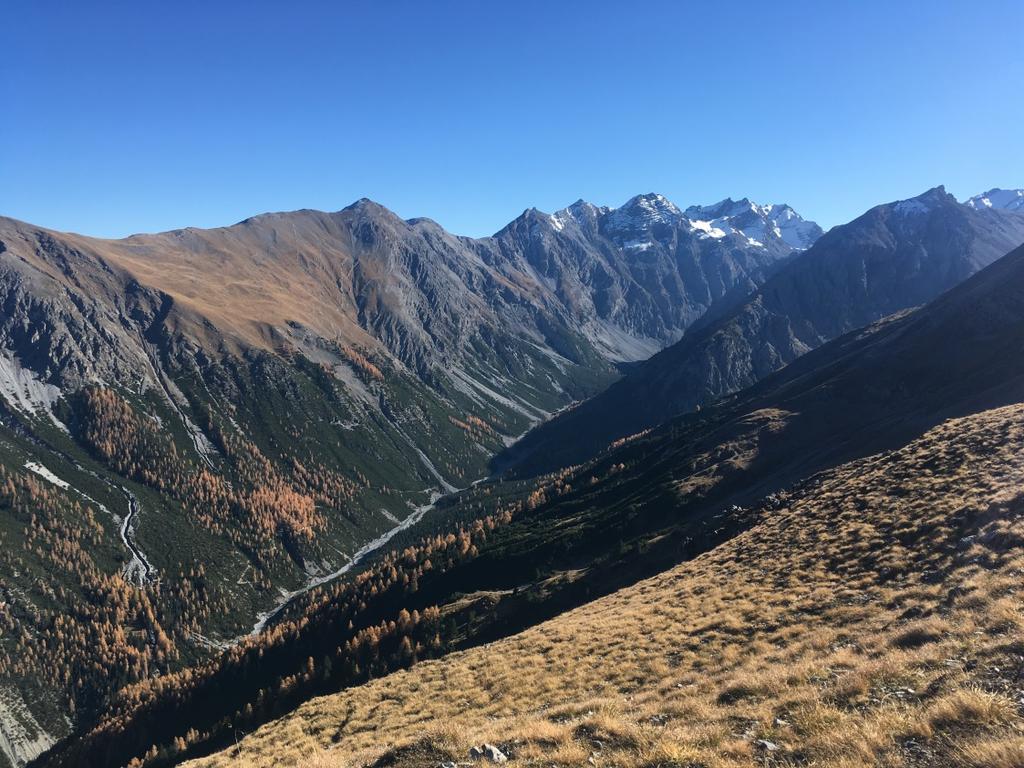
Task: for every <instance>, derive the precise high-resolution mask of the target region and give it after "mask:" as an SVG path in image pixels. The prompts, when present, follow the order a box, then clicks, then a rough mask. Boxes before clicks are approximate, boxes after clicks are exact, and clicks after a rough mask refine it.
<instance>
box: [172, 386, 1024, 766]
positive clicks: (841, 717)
mask: <svg viewBox="0 0 1024 768" xmlns="http://www.w3.org/2000/svg"><path fill="white" fill-rule="evenodd" d="M1022 442H1024V407H1022V406H1017V405H1015V406H1008V407H1004V408H1002V409H997V410H992V411H987V412H983V413H981V414H977V415H973V416H969V417H965V418H961V419H955V420H950V421H947V422H945V423H943V424H941V425H940V426H937V427H935V428H934V429H932V430H930V431H929V432H928V433H927V434H925V435H924V436H923V437H921V438H919V439H917V440H914V441H913V442H911V443H910V444H909V445H907V446H906V447H904V448H902V449H899V450H896V451H894V452H891V453H886V454H881V455H877V456H872V457H869V458H866V459H863V460H859V461H855V462H852V463H850V464H847V465H844V466H842V467H839V468H837V469H835V470H831V471H828V472H824V473H821V474H819V475H817V476H816V477H814V478H813V479H812V480H811V481H810V482H808V483H805V484H804V485H803V486H802V487H801V488H799V489H798V490H796V491H794V492H793V493H792V494H790V495H783V496H781V497H779V498H778V499H777V500H776V501H775V502H773V503H772V504H768V505H765V506H764V507H762V508H761V512H760V514H761V519H760V520H759V522H758V523H757V524H756V525H754V526H753V527H751V528H750V529H749V530H747V531H746V532H744V533H742V534H740V535H739V536H737V537H735V538H734V539H732V540H730V541H728V542H726V543H724V544H722V545H721V546H719V547H718V548H717V549H715V550H713V551H711V552H709V553H707V554H705V555H702V556H700V557H698V558H697V559H695V560H693V561H691V562H689V563H685V564H683V565H680V566H678V567H676V568H674V569H672V570H669V571H667V572H665V573H664V574H662V575H659V576H657V577H654V578H651V579H648V580H646V581H643V582H640V583H638V584H637V585H635V586H633V587H629V588H626V589H624V590H621V591H619V592H617V593H615V594H612V595H610V596H608V597H605V598H602V599H600V600H598V601H596V602H594V603H591V604H589V605H586V606H584V607H581V608H579V609H576V610H574V611H571V612H569V613H566V614H563V615H562V616H559V617H558V618H556V619H554V620H551V621H548V622H546V623H544V624H541V625H539V626H537V627H534V628H532V629H530V630H527V631H525V632H523V633H522V634H519V635H517V636H514V637H511V638H508V639H506V640H502V641H499V642H495V643H493V644H490V645H487V646H482V647H479V648H476V649H473V650H470V651H468V652H463V653H458V654H453V655H451V656H449V657H447V658H445V659H443V660H439V661H432V662H425V663H422V664H420V665H418V666H416V667H414V668H413V669H411V670H409V671H406V672H400V673H396V674H393V675H390V676H388V677H385V678H383V679H379V680H375V681H372V682H370V683H368V684H366V685H363V686H360V687H358V688H353V689H350V690H348V691H344V692H341V693H339V694H336V695H331V696H326V697H322V698H319V699H315V700H312V701H310V702H308V703H307V704H305V705H303V706H302V707H301V708H300V709H298V710H297V711H296V712H295V713H293V714H292V715H290V716H288V717H286V718H284V719H282V720H280V721H277V722H273V723H270V724H268V725H267V726H264V727H263V728H261V729H260V730H258V731H257V732H256V733H255V734H253V735H252V736H249V737H247V738H245V739H243V740H242V741H241V743H240V745H239V747H238V748H237V749H235V748H232V749H231V750H229V751H226V752H223V753H221V754H219V755H216V756H213V757H211V758H208V759H205V760H199V761H195V762H193V763H190V764H189V765H193V766H195V767H196V768H198V767H199V766H271V765H275V766H276V765H310V764H313V765H326V766H334V765H339V766H340V765H358V764H367V763H373V762H374V761H379V762H377V763H376V764H379V765H424V766H426V765H437V764H439V762H441V761H443V760H447V759H451V760H460V759H465V758H466V756H467V754H468V752H467V750H468V749H469V747H470V746H471V745H473V744H478V743H481V742H484V741H487V742H491V743H494V744H497V745H499V746H500V747H501V748H502V749H503V750H505V751H506V753H507V754H508V755H509V756H510V757H511V759H512V760H513V762H514V763H521V764H524V765H530V764H537V765H552V764H555V765H579V764H585V763H587V762H588V760H589V759H590V758H593V762H594V763H596V764H599V765H601V764H604V765H609V764H617V765H637V766H640V765H693V766H696V765H706V766H732V765H736V766H740V765H765V764H777V765H789V764H814V765H828V766H858V765H863V766H869V765H891V766H903V765H935V766H938V765H970V766H1015V765H1020V764H1021V760H1022V759H1024V737H1022V736H1021V729H1022V728H1024V718H1022V717H1021V713H1020V710H1019V703H1018V698H1019V696H1020V691H1019V690H1018V689H1019V687H1020V686H1019V682H1018V670H1019V666H1020V662H1019V658H1020V656H1019V654H1020V653H1021V648H1022V643H1024V631H1022V627H1024V617H1022V614H1021V604H1020V599H1019V597H1017V594H1016V593H1017V591H1018V590H1019V583H1020V572H1021V568H1022V567H1024V553H1022V552H1021V550H1020V545H1021V544H1022V543H1024V522H1022V521H1021V515H1022V513H1024V495H1022V490H1021V483H1022V481H1024V453H1022V452H1021V450H1020V449H1021V446H1022ZM773 507H774V508H773Z"/></svg>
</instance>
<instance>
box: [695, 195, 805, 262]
mask: <svg viewBox="0 0 1024 768" xmlns="http://www.w3.org/2000/svg"><path fill="white" fill-rule="evenodd" d="M684 213H685V215H686V217H687V218H688V219H689V220H690V224H691V225H692V226H693V228H694V229H696V230H699V231H701V232H702V233H703V234H701V235H698V237H705V238H706V237H725V236H726V235H731V234H737V235H741V236H743V237H745V238H746V240H747V244H748V245H751V246H753V247H755V248H758V247H765V244H766V243H767V242H768V241H769V240H770V239H774V240H781V241H782V242H784V243H785V244H786V245H788V246H789V247H790V248H792V249H794V250H800V251H802V250H805V249H807V248H810V247H811V246H812V245H813V244H814V241H815V240H817V239H818V238H819V237H820V236H821V234H822V232H821V227H819V226H818V225H817V224H816V223H815V222H813V221H807V220H806V219H804V218H803V217H802V216H801V215H800V214H798V213H797V212H796V211H794V210H793V209H792V208H790V207H789V206H788V205H784V204H782V205H779V204H771V205H759V204H757V203H754V202H751V201H750V200H748V199H747V198H743V199H742V200H733V199H732V198H726V199H725V200H721V201H719V202H717V203H715V204H714V205H691V206H690V207H689V208H687V209H686V211H685V212H684Z"/></svg>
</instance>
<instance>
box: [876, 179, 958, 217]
mask: <svg viewBox="0 0 1024 768" xmlns="http://www.w3.org/2000/svg"><path fill="white" fill-rule="evenodd" d="M949 204H953V205H959V203H957V201H956V198H955V197H953V196H952V195H951V194H949V193H948V192H947V191H946V188H945V187H944V186H943V185H941V184H940V185H939V186H937V187H932V188H931V189H929V190H927V191H925V192H922V193H921V194H920V195H918V196H917V197H911V198H907V199H906V200H898V201H896V202H895V203H892V209H893V210H894V211H895V212H896V213H898V214H899V215H901V216H920V215H924V214H927V213H931V212H932V211H933V210H935V209H936V208H937V207H941V206H944V205H949Z"/></svg>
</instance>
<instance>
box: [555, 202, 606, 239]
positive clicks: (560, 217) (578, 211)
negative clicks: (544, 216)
mask: <svg viewBox="0 0 1024 768" xmlns="http://www.w3.org/2000/svg"><path fill="white" fill-rule="evenodd" d="M608 210H609V209H608V208H606V207H604V206H597V205H594V204H593V203H588V202H587V201H586V200H582V199H581V200H577V201H576V202H575V203H573V204H572V205H569V206H566V207H565V208H562V209H561V210H558V211H555V212H554V213H552V214H551V226H553V227H554V228H555V229H556V230H558V231H561V230H562V229H564V228H565V226H566V224H568V223H569V222H571V221H575V222H576V223H577V224H584V223H587V224H590V223H593V222H595V221H597V218H598V217H599V216H601V215H602V214H605V213H607V212H608Z"/></svg>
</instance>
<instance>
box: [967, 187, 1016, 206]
mask: <svg viewBox="0 0 1024 768" xmlns="http://www.w3.org/2000/svg"><path fill="white" fill-rule="evenodd" d="M966 205H969V206H970V207H971V208H974V209H977V210H981V209H983V208H996V209H998V210H1002V211H1024V189H999V188H998V187H996V188H995V189H990V190H989V191H988V192H985V193H983V194H980V195H975V196H974V197H972V198H970V199H969V200H968V201H967V203H966Z"/></svg>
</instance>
